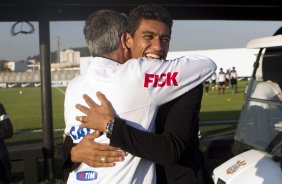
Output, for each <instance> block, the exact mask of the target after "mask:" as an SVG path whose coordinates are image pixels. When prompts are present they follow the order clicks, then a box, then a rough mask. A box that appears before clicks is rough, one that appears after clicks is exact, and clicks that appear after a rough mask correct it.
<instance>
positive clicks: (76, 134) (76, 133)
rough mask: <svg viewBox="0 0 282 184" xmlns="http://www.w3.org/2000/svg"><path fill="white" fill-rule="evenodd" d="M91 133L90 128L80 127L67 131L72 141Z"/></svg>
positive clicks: (73, 127)
mask: <svg viewBox="0 0 282 184" xmlns="http://www.w3.org/2000/svg"><path fill="white" fill-rule="evenodd" d="M90 133H91V129H90V128H82V127H80V126H72V127H71V128H70V131H69V133H68V134H69V135H70V136H71V137H72V139H73V140H80V139H82V138H83V137H85V136H86V135H87V134H90Z"/></svg>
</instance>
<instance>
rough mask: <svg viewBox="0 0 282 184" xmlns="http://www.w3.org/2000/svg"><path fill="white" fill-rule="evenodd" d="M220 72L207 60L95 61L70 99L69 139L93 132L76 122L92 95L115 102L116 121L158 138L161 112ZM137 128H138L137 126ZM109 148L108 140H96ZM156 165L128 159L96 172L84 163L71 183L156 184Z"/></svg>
mask: <svg viewBox="0 0 282 184" xmlns="http://www.w3.org/2000/svg"><path fill="white" fill-rule="evenodd" d="M215 71H216V65H215V63H214V62H213V61H212V60H210V59H208V58H205V57H197V58H196V57H193V58H189V57H181V58H178V59H174V60H169V61H164V60H162V61H160V60H148V59H146V58H139V59H131V60H129V61H127V62H126V63H125V64H119V63H116V62H114V61H112V60H109V59H105V58H101V57H95V58H93V59H92V61H91V62H90V64H89V67H88V69H87V71H86V72H85V74H83V75H81V76H78V77H76V78H75V79H73V80H72V81H71V82H70V83H69V85H68V87H67V91H66V96H65V123H66V128H65V133H66V134H69V135H70V136H71V137H72V139H73V142H74V143H78V142H79V141H81V139H82V138H83V137H84V136H85V135H86V134H89V133H90V132H93V130H90V129H86V128H83V129H82V128H80V127H79V125H80V122H78V121H76V120H75V116H80V115H83V114H82V113H81V112H80V111H79V110H77V109H76V108H75V105H76V104H78V103H80V104H83V105H85V106H87V104H86V103H85V101H84V100H83V98H82V95H83V94H87V95H89V96H90V97H91V98H92V99H93V100H94V101H95V102H96V103H100V102H99V100H98V99H97V97H96V92H97V91H101V92H102V93H104V94H105V95H106V97H107V98H108V99H109V100H110V101H111V103H112V105H113V107H114V109H115V111H116V113H117V116H119V117H121V118H124V119H126V120H128V123H129V124H130V125H131V126H133V127H135V128H138V129H141V130H145V131H149V132H154V129H155V128H154V126H155V124H154V120H155V116H156V111H157V109H158V107H159V106H160V105H162V104H164V103H166V102H168V101H171V100H172V99H175V98H177V97H178V96H180V95H182V94H184V93H185V92H187V91H189V90H190V89H192V88H194V87H195V86H197V85H199V84H201V83H203V82H204V81H205V80H206V79H208V78H209V77H210V76H211V75H212V74H213V73H214V72H215ZM135 122H138V123H135ZM95 141H96V142H99V143H109V139H108V138H107V137H106V135H102V136H100V137H99V138H97V139H95ZM155 182H156V175H155V165H154V164H153V163H152V162H150V161H147V160H145V159H141V158H139V157H136V156H133V155H131V154H128V155H127V156H126V157H125V160H124V161H122V162H117V163H116V165H115V166H114V167H111V168H92V167H89V166H88V165H86V164H84V163H82V164H81V165H80V166H79V168H78V169H77V170H75V171H73V172H71V173H70V175H69V178H68V183H92V184H93V183H105V184H109V183H111V184H114V183H122V184H126V183H130V184H131V183H155Z"/></svg>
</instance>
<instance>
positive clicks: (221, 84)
mask: <svg viewBox="0 0 282 184" xmlns="http://www.w3.org/2000/svg"><path fill="white" fill-rule="evenodd" d="M225 80H226V79H225V73H224V72H223V69H222V68H220V71H219V73H218V94H220V93H221V89H222V94H224V93H225Z"/></svg>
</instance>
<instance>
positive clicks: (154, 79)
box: [144, 72, 178, 88]
mask: <svg viewBox="0 0 282 184" xmlns="http://www.w3.org/2000/svg"><path fill="white" fill-rule="evenodd" d="M177 75H178V72H168V73H162V74H160V75H159V74H149V73H146V74H145V81H144V87H145V88H148V87H149V85H150V84H152V85H153V87H154V88H156V87H164V86H178V82H177V80H176V77H177Z"/></svg>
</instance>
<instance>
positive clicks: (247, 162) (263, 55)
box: [213, 35, 282, 184]
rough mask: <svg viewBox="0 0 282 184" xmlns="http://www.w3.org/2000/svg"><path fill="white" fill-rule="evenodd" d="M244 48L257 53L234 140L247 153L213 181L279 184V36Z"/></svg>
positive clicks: (281, 181) (281, 145)
mask: <svg viewBox="0 0 282 184" xmlns="http://www.w3.org/2000/svg"><path fill="white" fill-rule="evenodd" d="M247 48H250V49H259V50H258V54H257V59H256V61H255V63H254V70H253V74H252V77H251V80H250V81H249V84H248V86H247V87H246V94H245V101H244V105H243V108H242V111H241V114H240V119H239V122H238V127H237V130H236V134H235V137H234V140H235V144H234V145H235V146H240V147H242V145H243V147H245V148H246V147H247V149H245V150H244V151H243V152H241V153H240V154H238V155H237V156H235V157H233V158H231V159H229V160H228V161H226V162H224V163H223V164H222V165H220V166H218V167H217V168H215V169H214V171H213V179H214V182H215V184H282V170H281V168H282V103H281V99H280V97H278V96H276V94H278V93H279V90H280V94H281V89H279V87H280V88H282V35H278V36H271V37H265V38H259V39H255V40H252V41H250V42H249V43H248V44H247ZM268 87H271V89H269V88H268ZM235 148H236V147H235ZM235 150H236V149H235ZM237 150H238V148H237Z"/></svg>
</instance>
